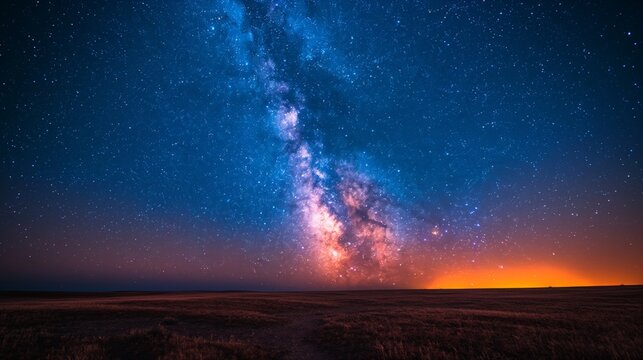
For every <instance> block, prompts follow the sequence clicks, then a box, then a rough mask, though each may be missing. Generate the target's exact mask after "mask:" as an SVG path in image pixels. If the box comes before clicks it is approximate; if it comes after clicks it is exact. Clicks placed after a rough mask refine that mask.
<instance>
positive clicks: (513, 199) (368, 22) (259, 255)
mask: <svg viewBox="0 0 643 360" xmlns="http://www.w3.org/2000/svg"><path fill="white" fill-rule="evenodd" d="M0 9H1V11H0V13H1V14H2V15H0V16H2V22H1V23H0V122H1V124H2V134H1V140H0V146H2V151H1V152H0V160H1V162H0V174H1V178H0V185H1V188H0V190H1V192H0V200H1V201H2V213H1V214H0V288H1V289H63V290H109V289H314V288H370V287H382V288H394V287H421V288H423V287H475V286H491V287H492V286H549V285H553V286H557V285H595V284H621V283H625V284H629V283H643V267H642V265H641V258H643V239H642V237H643V218H642V215H641V214H643V165H642V164H641V161H642V158H643V157H642V154H641V151H642V150H643V149H642V147H641V143H642V139H643V121H642V119H641V109H642V107H641V81H643V79H642V78H641V69H640V66H642V65H643V61H642V60H643V59H642V58H641V52H640V48H641V40H642V35H643V29H642V27H641V19H642V18H643V11H642V6H641V5H640V3H639V2H637V1H631V2H625V1H602V2H599V1H564V2H536V1H523V2H518V1H490V0H488V1H414V2H413V1H388V0H387V1H379V0H377V1H374V0H368V1H366V0H364V1H362V0H360V1H313V0H307V1H298V0H292V1H235V0H209V1H200V0H199V1H194V0H192V1H181V2H174V1H173V2H165V3H159V2H156V1H150V2H142V1H113V0H110V1H98V0H97V1H44V0H41V1H9V2H3V3H2V5H0Z"/></svg>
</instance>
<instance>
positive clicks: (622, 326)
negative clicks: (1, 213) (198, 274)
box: [0, 286, 643, 359]
mask: <svg viewBox="0 0 643 360" xmlns="http://www.w3.org/2000/svg"><path fill="white" fill-rule="evenodd" d="M36 358H37V359H284V358H285V359H469V358H480V359H516V358H521V359H523V358H524V359H609V358H615V359H643V286H619V287H595V288H560V289H557V288H554V289H508V290H448V291H447V290H427V291H421V290H408V291H407V290H399V291H397V290H396V291H346V292H289V293H272V292H270V293H257V292H192V293H100V294H99V293H93V294H78V293H76V294H71V293H0V359H36Z"/></svg>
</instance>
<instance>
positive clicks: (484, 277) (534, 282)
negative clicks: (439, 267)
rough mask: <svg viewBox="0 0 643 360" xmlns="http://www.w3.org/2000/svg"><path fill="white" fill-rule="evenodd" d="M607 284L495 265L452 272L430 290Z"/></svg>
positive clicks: (560, 272) (543, 268)
mask: <svg viewBox="0 0 643 360" xmlns="http://www.w3.org/2000/svg"><path fill="white" fill-rule="evenodd" d="M593 285H608V284H605V283H600V282H595V281H592V280H589V279H587V278H584V277H583V276H581V275H579V274H576V273H574V272H573V271H570V270H568V269H563V268H559V267H555V266H550V265H531V266H508V267H505V266H497V267H494V268H472V269H464V270H457V269H456V270H454V271H453V272H449V273H447V274H445V275H442V276H439V277H438V278H436V279H435V280H434V281H432V282H430V283H429V284H428V286H427V288H430V289H469V288H533V287H550V286H552V287H562V286H593Z"/></svg>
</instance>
